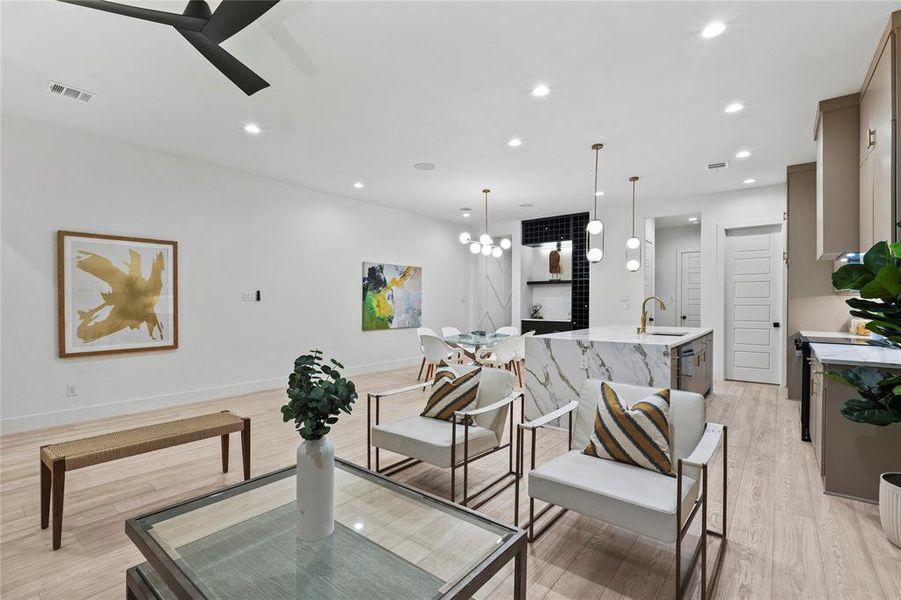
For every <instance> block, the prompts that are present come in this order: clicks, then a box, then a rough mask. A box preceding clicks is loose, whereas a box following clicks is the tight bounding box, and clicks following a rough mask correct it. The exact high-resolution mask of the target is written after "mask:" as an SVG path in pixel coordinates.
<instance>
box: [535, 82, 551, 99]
mask: <svg viewBox="0 0 901 600" xmlns="http://www.w3.org/2000/svg"><path fill="white" fill-rule="evenodd" d="M550 93H551V88H549V87H548V86H546V85H543V84H538V85H536V86H535V87H533V88H532V95H533V96H535V97H536V98H544V97H545V96H547V95H548V94H550Z"/></svg>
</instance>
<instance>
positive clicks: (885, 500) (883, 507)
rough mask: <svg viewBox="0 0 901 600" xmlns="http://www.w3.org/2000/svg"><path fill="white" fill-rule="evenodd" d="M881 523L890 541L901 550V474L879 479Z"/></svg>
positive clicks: (890, 474) (886, 474)
mask: <svg viewBox="0 0 901 600" xmlns="http://www.w3.org/2000/svg"><path fill="white" fill-rule="evenodd" d="M879 521H880V522H881V523H882V530H883V531H884V532H885V535H886V537H887V538H888V539H889V541H890V542H891V543H893V544H894V545H896V546H898V547H899V548H901V473H883V474H882V475H881V476H880V477H879Z"/></svg>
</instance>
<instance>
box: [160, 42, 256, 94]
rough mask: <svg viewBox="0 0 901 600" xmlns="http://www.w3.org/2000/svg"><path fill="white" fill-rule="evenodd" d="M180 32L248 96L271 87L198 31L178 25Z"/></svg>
mask: <svg viewBox="0 0 901 600" xmlns="http://www.w3.org/2000/svg"><path fill="white" fill-rule="evenodd" d="M176 29H177V30H178V32H179V33H180V34H182V35H183V36H184V37H185V39H186V40H188V41H189V42H190V43H191V45H192V46H194V47H195V48H197V50H198V52H200V53H201V54H203V56H204V57H206V59H207V60H208V61H210V62H211V63H212V64H213V66H214V67H216V68H217V69H219V71H220V72H221V73H222V74H223V75H225V76H226V77H228V78H229V79H231V80H232V83H234V84H235V85H236V86H238V87H239V88H241V90H242V91H243V92H244V93H245V94H247V95H248V96H252V95H253V94H255V93H256V92H259V91H260V90H261V89H263V88H267V87H269V84H268V83H267V82H266V80H265V79H263V78H262V77H260V76H259V75H257V74H256V73H254V72H253V71H251V70H250V69H249V68H248V67H247V66H246V65H245V64H244V63H242V62H241V61H239V60H238V59H237V58H235V57H234V56H232V55H231V54H229V53H228V52H226V51H225V50H224V49H223V48H222V47H221V46H219V45H218V44H217V43H215V42H213V41H212V40H210V39H209V38H208V37H206V36H205V35H204V34H202V33H200V32H198V31H186V30H184V29H179V28H177V27H176Z"/></svg>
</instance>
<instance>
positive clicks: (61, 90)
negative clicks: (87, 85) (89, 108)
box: [47, 81, 96, 102]
mask: <svg viewBox="0 0 901 600" xmlns="http://www.w3.org/2000/svg"><path fill="white" fill-rule="evenodd" d="M47 91H48V92H50V93H51V94H56V95H57V96H65V97H66V98H71V99H72V100H81V101H82V102H89V101H90V100H91V98H93V97H94V96H95V95H96V94H94V92H86V91H84V90H80V89H78V88H74V87H72V86H71V85H66V84H64V83H59V82H57V81H51V82H50V83H48V84H47Z"/></svg>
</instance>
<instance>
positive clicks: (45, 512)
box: [38, 460, 51, 529]
mask: <svg viewBox="0 0 901 600" xmlns="http://www.w3.org/2000/svg"><path fill="white" fill-rule="evenodd" d="M38 462H40V463H41V529H47V527H49V526H50V481H51V480H50V467H48V466H47V465H45V464H44V461H43V460H39V461H38Z"/></svg>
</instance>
